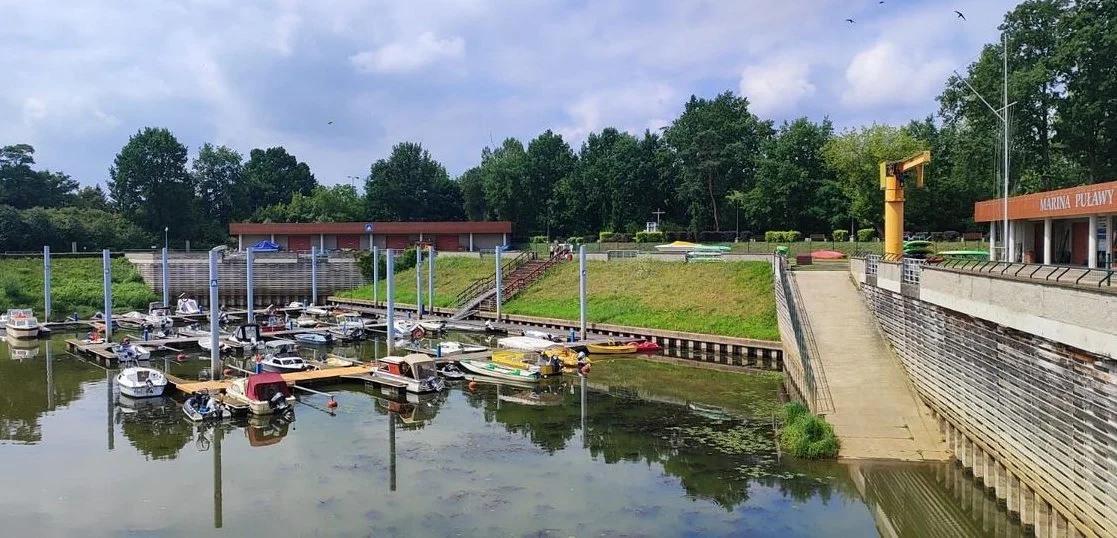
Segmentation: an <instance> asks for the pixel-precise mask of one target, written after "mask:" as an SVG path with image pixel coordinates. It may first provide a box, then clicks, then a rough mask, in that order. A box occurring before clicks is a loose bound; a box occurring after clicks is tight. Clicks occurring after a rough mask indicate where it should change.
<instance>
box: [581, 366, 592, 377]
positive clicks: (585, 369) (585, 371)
mask: <svg viewBox="0 0 1117 538" xmlns="http://www.w3.org/2000/svg"><path fill="white" fill-rule="evenodd" d="M589 373H590V365H589V364H586V365H585V366H583V367H582V375H589Z"/></svg>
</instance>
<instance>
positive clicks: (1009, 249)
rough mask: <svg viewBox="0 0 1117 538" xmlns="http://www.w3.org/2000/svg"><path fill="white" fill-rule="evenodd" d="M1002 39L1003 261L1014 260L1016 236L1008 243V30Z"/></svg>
mask: <svg viewBox="0 0 1117 538" xmlns="http://www.w3.org/2000/svg"><path fill="white" fill-rule="evenodd" d="M1003 40H1004V68H1005V73H1004V77H1005V78H1004V106H1005V107H1004V122H1003V124H1004V130H1005V132H1004V137H1005V139H1004V154H1005V168H1004V182H1005V199H1004V226H1005V228H1004V238H1003V241H1004V242H1005V261H1014V258H1015V256H1013V259H1009V254H1010V253H1011V254H1015V252H1012V251H1014V250H1016V249H1015V248H1014V247H1015V243H1016V238H1015V237H1013V239H1012V243H1010V242H1009V233H1008V151H1009V150H1008V30H1005V32H1004V37H1003Z"/></svg>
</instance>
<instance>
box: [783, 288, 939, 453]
mask: <svg viewBox="0 0 1117 538" xmlns="http://www.w3.org/2000/svg"><path fill="white" fill-rule="evenodd" d="M791 274H792V275H794V276H793V278H794V281H795V282H796V283H797V284H798V286H799V292H800V294H801V295H802V297H803V303H804V309H805V310H806V314H807V316H806V317H807V319H808V320H809V321H810V324H811V328H812V330H813V331H814V336H815V341H816V342H817V344H818V350H819V354H820V355H821V359H822V367H823V370H825V375H826V380H827V383H828V384H829V387H830V395H831V397H832V398H833V402H834V412H833V413H829V414H827V415H826V419H827V420H828V421H829V422H830V423H831V424H833V425H834V431H835V432H836V433H837V434H838V437H839V438H840V439H841V441H842V448H841V452H840V454H839V457H842V458H858V459H896V460H911V461H922V460H931V461H938V460H948V459H949V457H950V453H949V452H947V449H946V445H945V443H943V440H942V435H941V434H939V431H938V427H937V425H936V423H935V420H934V418H933V417H932V416H931V412H930V410H929V409H927V407H926V406H924V405H923V404H922V403H921V402H920V401H919V400H918V399H917V398H916V396H915V389H914V388H913V387H912V386H911V384H910V383H909V382H908V378H907V373H906V372H905V371H904V369H903V366H902V365H901V364H900V362H899V359H898V358H897V357H896V356H895V355H894V354H893V353H892V350H891V349H890V348H889V347H888V345H887V344H886V343H885V341H884V337H883V336H882V335H881V334H880V331H879V330H878V328H877V322H876V320H875V319H874V318H873V314H872V313H871V312H869V309H868V307H867V306H866V305H865V301H864V300H862V298H861V295H860V293H859V292H858V290H857V288H856V287H855V286H854V284H853V281H851V280H850V278H849V273H847V272H846V271H795V272H793V273H791Z"/></svg>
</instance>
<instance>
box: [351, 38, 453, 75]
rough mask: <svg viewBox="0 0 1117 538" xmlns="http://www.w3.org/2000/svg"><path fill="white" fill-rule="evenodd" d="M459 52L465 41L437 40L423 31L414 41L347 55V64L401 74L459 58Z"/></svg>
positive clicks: (362, 68) (375, 70)
mask: <svg viewBox="0 0 1117 538" xmlns="http://www.w3.org/2000/svg"><path fill="white" fill-rule="evenodd" d="M463 52H465V40H463V39H462V38H460V37H448V38H445V39H440V38H439V37H438V36H436V35H435V34H434V33H433V32H423V33H422V34H420V35H419V36H418V37H417V38H415V39H414V40H401V41H394V42H392V43H389V44H387V45H384V46H382V47H380V48H378V49H376V50H369V51H364V52H358V53H357V54H354V55H352V56H350V57H349V61H350V62H352V63H353V65H354V66H356V67H357V69H358V70H361V71H371V72H374V73H403V72H408V71H415V70H417V69H420V68H423V67H426V66H428V65H430V64H433V63H435V62H437V61H439V60H442V59H445V58H454V57H458V56H461V55H462V53H463Z"/></svg>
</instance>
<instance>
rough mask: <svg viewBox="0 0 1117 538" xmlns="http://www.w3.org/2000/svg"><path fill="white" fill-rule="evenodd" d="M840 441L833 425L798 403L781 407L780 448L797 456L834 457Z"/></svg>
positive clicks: (810, 457) (813, 457)
mask: <svg viewBox="0 0 1117 538" xmlns="http://www.w3.org/2000/svg"><path fill="white" fill-rule="evenodd" d="M840 447H841V443H840V442H839V441H838V438H837V436H835V435H834V427H833V426H831V425H830V424H829V423H828V422H826V419H824V418H822V417H819V416H816V415H813V414H811V412H810V411H809V410H808V409H807V408H806V407H805V406H804V405H803V404H800V403H789V404H787V405H785V406H784V408H783V429H782V430H780V448H782V449H783V450H784V451H786V452H790V453H791V454H792V455H794V456H795V457H797V458H805V459H812V460H813V459H822V458H835V457H837V456H838V449H839V448H840Z"/></svg>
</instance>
